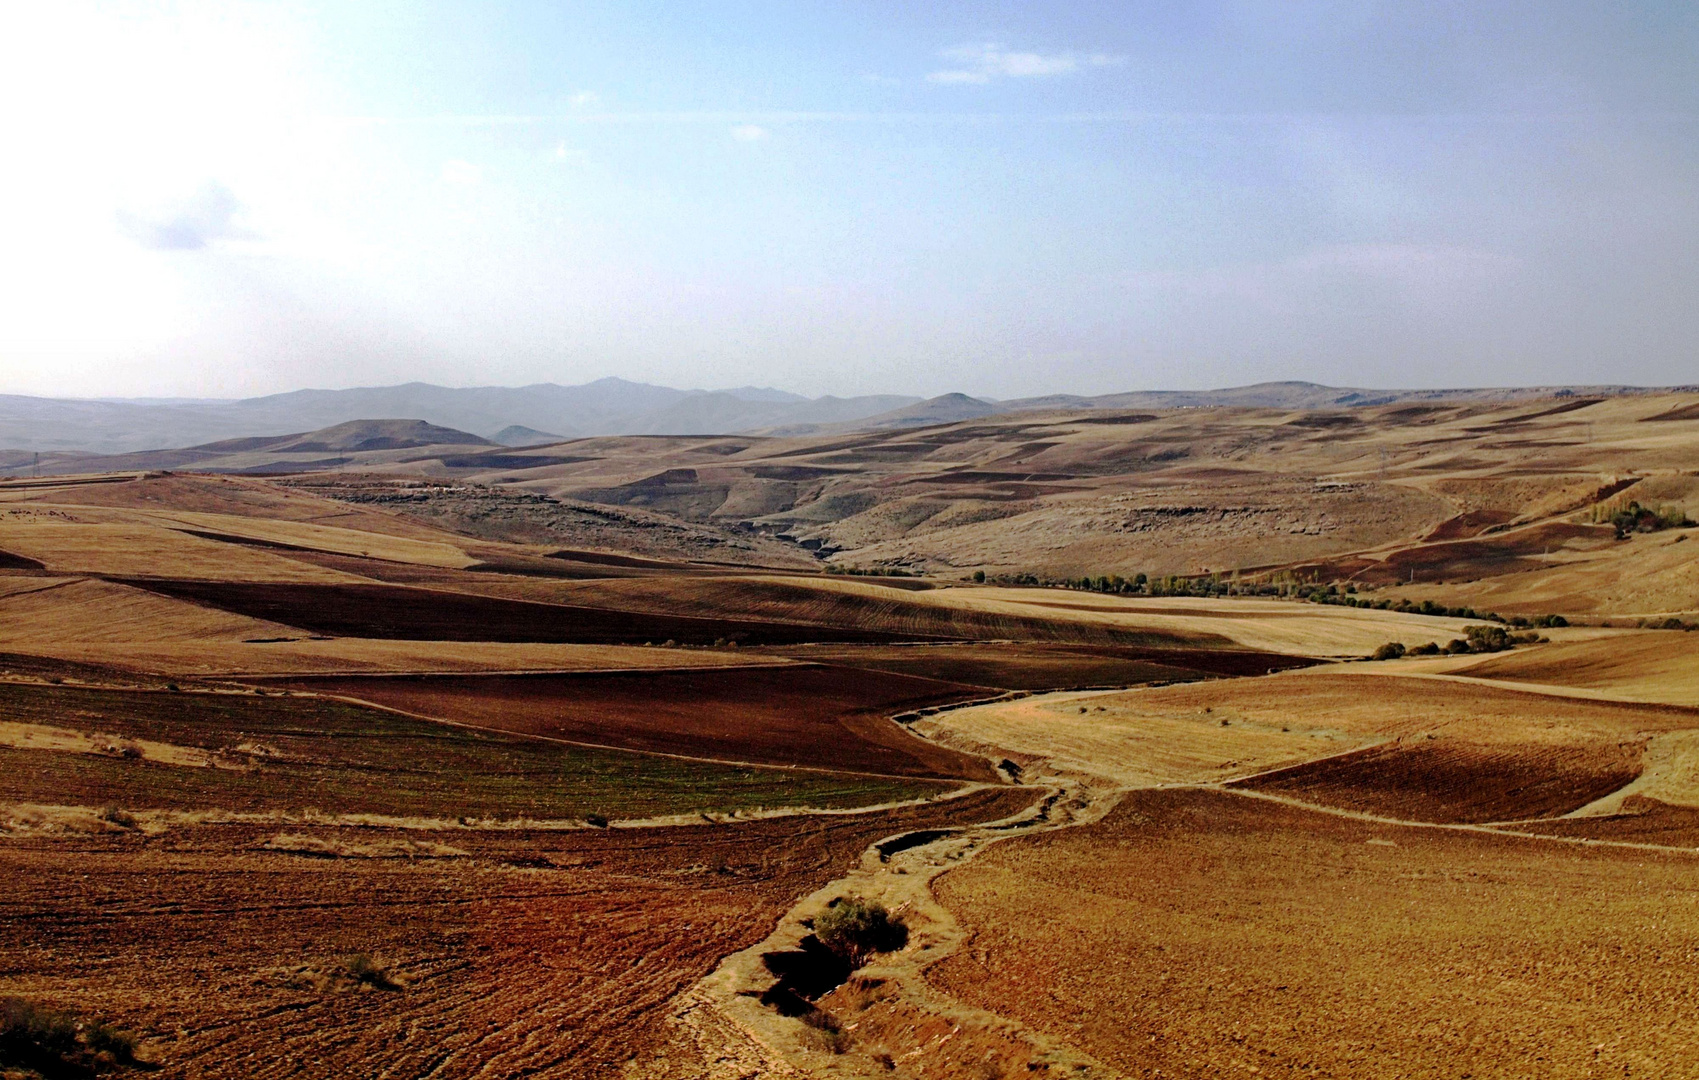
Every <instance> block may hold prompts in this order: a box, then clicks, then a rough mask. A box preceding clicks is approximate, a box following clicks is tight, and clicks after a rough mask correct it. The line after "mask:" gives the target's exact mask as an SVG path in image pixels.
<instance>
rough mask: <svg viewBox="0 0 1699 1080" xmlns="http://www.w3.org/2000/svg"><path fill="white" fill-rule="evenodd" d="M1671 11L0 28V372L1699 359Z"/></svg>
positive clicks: (507, 374)
mask: <svg viewBox="0 0 1699 1080" xmlns="http://www.w3.org/2000/svg"><path fill="white" fill-rule="evenodd" d="M1696 58H1699V8H1696V7H1695V6H1694V5H1692V4H1686V3H1681V4H1677V3H1666V4H1652V3H1627V4H1609V5H1607V4H1603V3H1596V4H1582V3H1568V2H1563V0H1548V2H1530V3H1518V4H1511V3H1490V2H1488V3H1407V4H1395V3H1366V2H1364V3H1347V2H1338V3H1316V4H1302V3H1276V2H1252V0H1243V2H1221V3H1172V2H1169V3H1146V4H1137V3H1120V4H1100V5H1091V4H1076V5H1037V4H1005V5H995V4H927V5H912V4H902V5H899V4H883V5H882V4H858V5H850V4H807V3H796V2H788V3H771V4H757V3H744V4H713V5H710V4H699V5H686V4H667V5H659V4H656V5H649V6H643V5H637V4H578V3H507V4H498V3H428V2H422V0H407V2H396V3H375V2H367V3H354V2H338V3H329V2H327V3H322V4H305V3H266V4H236V3H181V4H160V3H128V4H85V3H80V2H77V0H64V2H56V3H54V4H51V5H41V4H38V5H23V4H18V5H8V6H6V7H5V8H3V9H0V137H4V138H5V140H6V145H7V146H8V148H9V153H8V154H7V155H6V157H7V164H6V165H5V167H4V168H3V169H0V243H3V244H4V247H5V250H6V252H7V258H6V260H4V264H3V265H0V392H12V393H45V394H76V395H130V396H134V395H201V396H235V395H246V394H253V393H264V392H270V391H274V390H284V389H294V388H298V387H302V386H349V385H371V384H379V383H389V382H399V381H405V380H409V379H415V378H417V379H425V380H428V381H432V382H440V383H445V384H449V385H473V384H482V383H504V384H520V383H528V382H537V381H554V382H562V383H571V382H581V381H586V380H590V379H594V378H598V377H601V376H604V375H620V376H623V377H626V378H632V379H640V380H645V381H651V382H659V383H666V384H671V385H678V386H707V387H713V386H731V385H741V384H764V385H774V386H778V387H782V388H785V389H789V390H794V391H798V392H802V393H808V394H819V393H837V394H854V393H868V392H877V391H892V392H910V393H919V394H933V393H939V392H943V391H947V390H963V391H966V392H969V393H976V394H984V395H990V396H997V397H1009V396H1017V395H1024V394H1037V393H1046V392H1053V391H1073V392H1086V393H1101V392H1110V391H1115V390H1126V389H1140V388H1160V387H1170V388H1186V387H1203V386H1221V385H1232V384H1239V383H1247V382H1254V381H1260V380H1264V379H1279V378H1301V379H1312V380H1315V381H1321V382H1331V383H1336V384H1353V385H1377V386H1394V385H1397V386H1424V385H1425V386H1433V385H1484V384H1511V383H1532V382H1541V383H1549V382H1601V381H1610V382H1618V381H1625V382H1640V383H1671V382H1691V381H1695V380H1699V365H1696V364H1695V362H1694V361H1695V358H1696V353H1699V350H1696V348H1695V342H1696V341H1699V302H1695V300H1694V297H1695V296H1699V180H1696V177H1699V80H1695V79H1694V78H1693V72H1694V70H1695V63H1696Z"/></svg>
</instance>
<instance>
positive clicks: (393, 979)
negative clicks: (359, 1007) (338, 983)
mask: <svg viewBox="0 0 1699 1080" xmlns="http://www.w3.org/2000/svg"><path fill="white" fill-rule="evenodd" d="M342 970H343V971H345V972H347V973H348V977H349V978H351V979H353V980H354V981H355V982H356V983H357V984H359V985H361V986H369V987H371V988H372V989H373V990H400V989H401V988H402V987H403V986H405V985H406V984H405V983H403V982H402V981H401V980H400V978H398V977H397V976H396V975H395V973H394V972H392V971H390V969H389V968H387V967H385V966H384V965H383V964H380V963H379V962H378V961H377V960H375V959H373V958H372V957H371V956H370V955H368V954H366V953H355V954H354V955H353V956H347V957H344V958H343V960H342Z"/></svg>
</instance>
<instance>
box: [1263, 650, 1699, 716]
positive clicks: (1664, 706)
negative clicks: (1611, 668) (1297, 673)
mask: <svg viewBox="0 0 1699 1080" xmlns="http://www.w3.org/2000/svg"><path fill="white" fill-rule="evenodd" d="M1482 663H1485V661H1482ZM1302 670H1305V671H1314V670H1316V669H1314V668H1304V669H1302ZM1464 670H1465V671H1467V670H1468V669H1467V668H1465V669H1464ZM1338 673H1339V674H1350V675H1372V676H1374V677H1375V678H1381V679H1428V680H1432V681H1434V682H1449V683H1458V684H1461V685H1463V686H1478V687H1486V688H1488V689H1493V690H1503V691H1505V692H1506V693H1512V694H1530V695H1533V696H1534V697H1555V698H1567V699H1569V700H1572V701H1592V702H1597V703H1599V704H1603V705H1625V706H1631V707H1634V708H1640V709H1656V710H1659V711H1663V712H1676V713H1680V714H1682V715H1686V716H1693V717H1696V718H1699V706H1695V705H1679V704H1676V703H1675V702H1671V701H1641V700H1638V699H1635V698H1625V697H1617V696H1616V695H1614V694H1607V693H1605V692H1604V691H1602V690H1590V689H1587V688H1586V687H1580V686H1559V685H1558V684H1556V683H1536V682H1527V683H1518V682H1512V681H1510V680H1508V679H1489V678H1486V677H1484V676H1480V675H1465V674H1452V673H1450V672H1443V671H1386V670H1374V669H1370V668H1367V667H1364V668H1349V669H1347V668H1345V667H1344V665H1340V670H1339V672H1338ZM1283 674H1284V673H1283Z"/></svg>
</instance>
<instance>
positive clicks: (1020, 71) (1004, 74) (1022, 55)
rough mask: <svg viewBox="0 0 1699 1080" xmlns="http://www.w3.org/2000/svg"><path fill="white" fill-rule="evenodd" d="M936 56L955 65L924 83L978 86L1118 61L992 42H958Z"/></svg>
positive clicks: (1106, 56) (1103, 55) (1068, 72)
mask: <svg viewBox="0 0 1699 1080" xmlns="http://www.w3.org/2000/svg"><path fill="white" fill-rule="evenodd" d="M939 55H941V56H943V57H944V59H946V60H951V61H954V62H955V64H956V65H957V66H956V67H950V68H945V69H943V70H942V71H934V72H932V73H930V74H929V75H927V76H926V80H927V81H928V82H935V83H967V84H974V85H980V84H984V83H988V82H990V81H991V80H993V79H999V78H1015V79H1024V78H1032V77H1034V76H1044V75H1071V74H1073V73H1074V72H1076V71H1081V70H1083V69H1086V68H1100V67H1113V66H1114V65H1116V64H1119V63H1121V58H1120V57H1119V56H1111V55H1109V54H1108V53H1076V52H1062V53H1035V52H1015V51H1013V50H1011V49H1009V48H1007V47H1005V46H1003V45H998V44H996V43H994V42H984V43H981V44H978V45H960V46H957V47H956V48H954V49H945V50H944V51H943V52H942V53H940V54H939Z"/></svg>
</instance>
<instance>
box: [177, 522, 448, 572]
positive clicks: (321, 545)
mask: <svg viewBox="0 0 1699 1080" xmlns="http://www.w3.org/2000/svg"><path fill="white" fill-rule="evenodd" d="M150 516H153V517H155V518H156V519H157V520H159V521H160V522H161V523H162V524H168V525H173V526H182V527H184V528H186V529H188V530H193V531H199V532H205V533H210V534H212V535H213V537H215V538H220V539H222V538H224V537H230V538H232V539H234V540H236V541H248V542H251V543H254V544H257V545H259V546H262V547H263V546H266V545H278V546H280V547H284V548H291V547H293V548H303V549H307V550H311V551H327V552H331V553H333V554H339V555H360V556H365V557H369V558H373V559H386V560H389V561H391V562H403V563H413V564H416V565H419V566H445V567H450V568H453V569H463V568H465V567H468V566H471V565H473V564H474V563H476V562H477V561H478V560H477V559H474V558H473V557H472V556H470V555H468V554H466V552H465V551H463V550H461V548H459V547H458V546H456V545H454V544H450V543H444V542H442V541H431V540H420V539H415V538H410V537H402V536H387V535H384V534H382V533H376V532H370V531H366V530H363V529H348V528H341V527H338V526H331V525H319V524H313V523H310V522H299V521H277V520H272V519H266V518H254V517H240V516H237V515H235V514H193V513H183V512H171V513H161V514H157V515H150Z"/></svg>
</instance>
